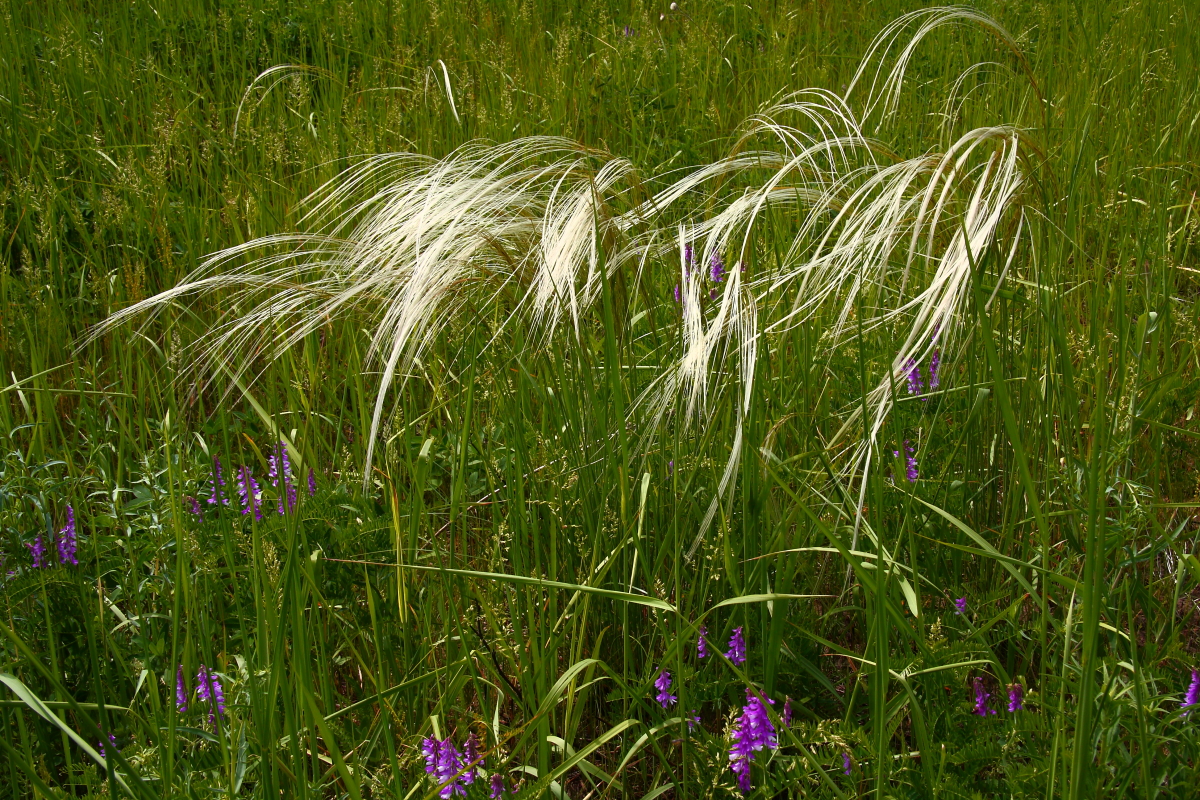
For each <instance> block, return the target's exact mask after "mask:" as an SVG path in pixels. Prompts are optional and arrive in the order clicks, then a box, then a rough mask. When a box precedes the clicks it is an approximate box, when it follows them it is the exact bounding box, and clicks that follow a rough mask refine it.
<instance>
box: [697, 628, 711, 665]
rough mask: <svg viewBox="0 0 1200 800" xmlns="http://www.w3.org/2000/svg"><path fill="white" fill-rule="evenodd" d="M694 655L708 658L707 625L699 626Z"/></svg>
mask: <svg viewBox="0 0 1200 800" xmlns="http://www.w3.org/2000/svg"><path fill="white" fill-rule="evenodd" d="M696 656H697V657H698V658H708V626H707V625H701V626H700V635H699V636H697V637H696Z"/></svg>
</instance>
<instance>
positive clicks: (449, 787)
mask: <svg viewBox="0 0 1200 800" xmlns="http://www.w3.org/2000/svg"><path fill="white" fill-rule="evenodd" d="M460 769H462V754H461V753H459V752H458V748H457V747H455V746H454V742H452V741H450V738H449V737H447V738H446V739H445V740H443V741H442V743H441V745H440V746H439V747H438V760H437V767H436V769H435V770H434V778H435V779H436V780H437V782H438V785H439V786H441V787H442V788H441V791H439V792H438V794H439V795H440V796H441V797H442V800H449V798H450V797H451V796H452V795H456V794H457V795H465V794H466V793H467V790H466V789H464V788H463V786H462V784H461V783H460V782H459V781H458V780H457V779H455V777H454V776H455V775H456V774H458V771H459V770H460Z"/></svg>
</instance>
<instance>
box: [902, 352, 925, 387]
mask: <svg viewBox="0 0 1200 800" xmlns="http://www.w3.org/2000/svg"><path fill="white" fill-rule="evenodd" d="M904 372H905V375H906V376H907V378H908V393H909V394H920V393H921V390H922V389H923V388H924V386H923V385H922V384H921V370H920V369H919V368H918V367H917V362H916V361H914V360H913V359H911V358H910V359H909V360H908V361H906V362H904Z"/></svg>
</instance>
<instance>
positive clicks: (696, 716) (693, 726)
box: [687, 708, 700, 732]
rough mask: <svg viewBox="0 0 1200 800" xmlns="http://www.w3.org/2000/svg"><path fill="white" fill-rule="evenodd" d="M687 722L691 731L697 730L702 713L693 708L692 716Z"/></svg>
mask: <svg viewBox="0 0 1200 800" xmlns="http://www.w3.org/2000/svg"><path fill="white" fill-rule="evenodd" d="M687 724H688V731H689V732H691V731H693V730H695V729H696V726H697V725H699V724H700V714H699V712H697V711H696V709H694V708H693V709H692V713H691V716H689V717H688V718H687Z"/></svg>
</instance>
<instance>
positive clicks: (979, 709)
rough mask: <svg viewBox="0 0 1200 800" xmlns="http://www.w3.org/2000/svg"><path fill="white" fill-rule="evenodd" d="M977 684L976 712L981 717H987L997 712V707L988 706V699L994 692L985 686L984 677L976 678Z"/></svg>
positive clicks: (975, 682) (975, 683)
mask: <svg viewBox="0 0 1200 800" xmlns="http://www.w3.org/2000/svg"><path fill="white" fill-rule="evenodd" d="M974 685H975V713H976V714H978V715H979V716H981V717H986V716H987V715H988V714H995V713H996V711H995V709H991V708H988V704H987V701H988V699H989V698H990V697H991V696H992V693H991V692H989V691H987V690H986V689H984V688H983V678H976V679H975V680H974Z"/></svg>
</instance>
